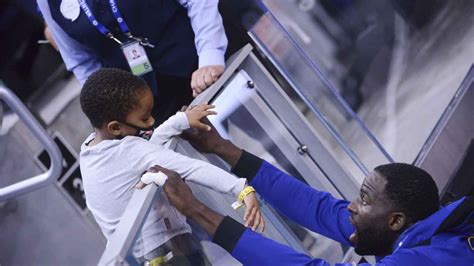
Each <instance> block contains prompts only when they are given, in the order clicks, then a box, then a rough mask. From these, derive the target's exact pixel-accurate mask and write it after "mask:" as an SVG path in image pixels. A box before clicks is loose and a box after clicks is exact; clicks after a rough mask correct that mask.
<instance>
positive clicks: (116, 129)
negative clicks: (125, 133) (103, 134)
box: [106, 120, 122, 137]
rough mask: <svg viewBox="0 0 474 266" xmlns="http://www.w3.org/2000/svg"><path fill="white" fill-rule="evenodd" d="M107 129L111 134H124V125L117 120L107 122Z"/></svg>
mask: <svg viewBox="0 0 474 266" xmlns="http://www.w3.org/2000/svg"><path fill="white" fill-rule="evenodd" d="M106 129H107V132H109V133H110V134H112V135H114V136H116V137H118V136H121V135H122V126H121V125H120V123H119V122H118V121H116V120H114V121H110V122H109V123H107V125H106Z"/></svg>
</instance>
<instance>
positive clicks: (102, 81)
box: [80, 68, 148, 128]
mask: <svg viewBox="0 0 474 266" xmlns="http://www.w3.org/2000/svg"><path fill="white" fill-rule="evenodd" d="M145 89H148V85H147V83H146V82H145V81H144V80H143V79H141V78H139V77H137V76H134V75H133V74H131V73H130V72H127V71H124V70H120V69H115V68H102V69H100V70H98V71H96V72H95V73H94V74H92V75H91V76H89V78H88V79H87V81H86V82H85V83H84V86H83V87H82V91H81V96H80V102H81V108H82V111H83V112H84V113H85V114H86V116H87V118H89V120H90V122H91V124H92V126H93V127H95V128H101V127H102V126H103V125H104V124H106V123H108V122H110V121H113V120H118V121H125V119H126V118H127V115H128V114H129V112H130V110H132V109H133V108H134V107H135V106H136V105H137V101H138V98H137V97H136V96H137V95H138V93H141V92H143V91H144V90H145Z"/></svg>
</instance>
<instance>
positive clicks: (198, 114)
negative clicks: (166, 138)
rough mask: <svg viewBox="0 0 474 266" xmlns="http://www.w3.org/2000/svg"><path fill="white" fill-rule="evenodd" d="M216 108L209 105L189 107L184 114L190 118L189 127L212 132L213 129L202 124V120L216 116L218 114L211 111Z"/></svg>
mask: <svg viewBox="0 0 474 266" xmlns="http://www.w3.org/2000/svg"><path fill="white" fill-rule="evenodd" d="M214 107H215V106H214V105H209V104H199V105H195V106H190V107H188V108H187V109H186V111H184V113H185V114H186V116H187V117H188V122H189V126H190V127H192V128H196V129H201V130H205V131H209V130H211V127H210V126H209V125H206V124H204V123H203V122H201V119H202V118H204V117H206V116H208V115H216V114H217V113H216V112H215V111H211V110H209V109H212V108H214Z"/></svg>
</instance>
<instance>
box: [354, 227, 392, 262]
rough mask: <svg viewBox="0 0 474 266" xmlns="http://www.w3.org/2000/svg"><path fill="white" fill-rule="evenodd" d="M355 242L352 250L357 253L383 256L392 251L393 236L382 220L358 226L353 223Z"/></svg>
mask: <svg viewBox="0 0 474 266" xmlns="http://www.w3.org/2000/svg"><path fill="white" fill-rule="evenodd" d="M355 227H356V234H357V243H356V244H355V246H354V250H355V252H356V253H357V254H359V255H375V256H385V255H388V254H390V253H391V252H392V245H393V242H394V236H393V234H392V232H390V231H389V230H388V228H384V227H383V225H382V222H379V223H376V224H373V225H370V226H365V227H364V228H360V227H359V226H357V225H355Z"/></svg>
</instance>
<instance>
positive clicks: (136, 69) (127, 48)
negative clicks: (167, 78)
mask: <svg viewBox="0 0 474 266" xmlns="http://www.w3.org/2000/svg"><path fill="white" fill-rule="evenodd" d="M121 48H122V52H123V54H124V55H125V58H126V59H127V62H128V65H129V66H130V70H132V73H133V75H136V76H141V75H143V74H146V73H148V72H151V71H153V68H152V67H151V64H150V61H149V60H148V56H147V55H146V52H145V49H144V48H143V47H142V46H141V45H140V43H139V42H137V41H134V42H128V43H125V44H123V45H122V47H121Z"/></svg>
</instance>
